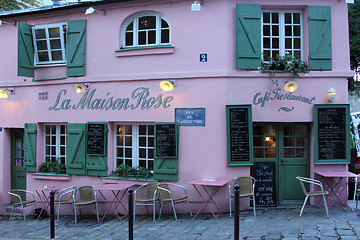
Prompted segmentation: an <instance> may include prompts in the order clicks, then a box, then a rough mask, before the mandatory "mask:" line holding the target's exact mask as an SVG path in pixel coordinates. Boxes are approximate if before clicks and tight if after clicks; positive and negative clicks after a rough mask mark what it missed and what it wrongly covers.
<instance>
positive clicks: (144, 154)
mask: <svg viewBox="0 0 360 240" xmlns="http://www.w3.org/2000/svg"><path fill="white" fill-rule="evenodd" d="M139 157H140V158H146V149H145V148H140V149H139Z"/></svg>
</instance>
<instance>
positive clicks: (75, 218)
mask: <svg viewBox="0 0 360 240" xmlns="http://www.w3.org/2000/svg"><path fill="white" fill-rule="evenodd" d="M74 213H75V224H77V213H76V205H74Z"/></svg>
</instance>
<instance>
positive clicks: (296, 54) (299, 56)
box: [293, 51, 301, 59]
mask: <svg viewBox="0 0 360 240" xmlns="http://www.w3.org/2000/svg"><path fill="white" fill-rule="evenodd" d="M293 55H294V57H295V58H297V59H301V51H294V54H293Z"/></svg>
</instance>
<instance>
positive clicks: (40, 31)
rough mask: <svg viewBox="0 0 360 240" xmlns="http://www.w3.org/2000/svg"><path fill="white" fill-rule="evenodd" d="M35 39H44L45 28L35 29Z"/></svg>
mask: <svg viewBox="0 0 360 240" xmlns="http://www.w3.org/2000/svg"><path fill="white" fill-rule="evenodd" d="M35 37H36V39H44V38H46V33H45V29H36V30H35Z"/></svg>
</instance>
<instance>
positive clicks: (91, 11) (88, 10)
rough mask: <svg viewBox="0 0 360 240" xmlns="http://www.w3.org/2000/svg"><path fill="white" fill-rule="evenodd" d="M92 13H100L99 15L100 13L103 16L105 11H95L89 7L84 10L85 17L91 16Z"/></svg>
mask: <svg viewBox="0 0 360 240" xmlns="http://www.w3.org/2000/svg"><path fill="white" fill-rule="evenodd" d="M94 12H100V13H102V14H103V15H105V11H102V10H97V9H95V8H93V7H89V8H88V9H86V11H85V15H88V14H93V13H94Z"/></svg>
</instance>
